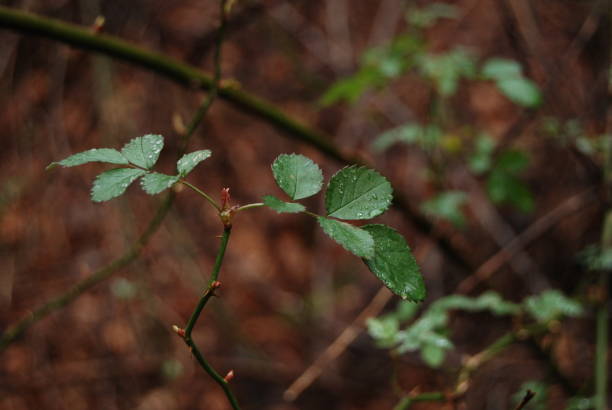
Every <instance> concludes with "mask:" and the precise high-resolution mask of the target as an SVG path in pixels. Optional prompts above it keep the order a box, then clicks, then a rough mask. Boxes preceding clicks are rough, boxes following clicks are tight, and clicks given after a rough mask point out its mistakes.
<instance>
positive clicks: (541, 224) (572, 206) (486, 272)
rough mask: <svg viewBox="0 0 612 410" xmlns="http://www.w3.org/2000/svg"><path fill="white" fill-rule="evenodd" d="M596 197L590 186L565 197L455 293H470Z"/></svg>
mask: <svg viewBox="0 0 612 410" xmlns="http://www.w3.org/2000/svg"><path fill="white" fill-rule="evenodd" d="M596 199H597V196H596V195H595V193H594V190H593V189H592V188H591V189H587V190H586V191H583V192H581V193H579V194H576V195H573V196H571V197H570V198H568V199H566V200H565V201H563V202H562V203H561V204H559V205H558V206H557V207H555V208H553V209H552V210H551V211H550V212H548V213H546V214H545V215H544V216H542V217H541V218H539V219H537V220H536V221H535V222H533V223H532V224H531V225H530V226H529V227H528V228H527V229H525V230H524V231H523V232H521V234H520V235H518V236H516V237H515V238H514V239H512V240H511V241H510V242H509V243H508V244H507V245H506V246H505V247H504V248H502V249H500V250H499V251H498V252H497V253H495V254H494V255H493V256H491V257H490V258H489V259H487V260H486V261H485V262H484V263H483V264H482V265H480V267H479V268H478V269H477V270H476V272H474V273H473V274H472V275H470V276H468V277H467V278H465V279H464V280H463V281H461V282H460V283H459V285H458V286H457V288H456V290H455V293H461V294H468V293H470V292H471V291H473V290H474V288H476V286H478V284H479V283H481V282H484V281H486V280H488V279H489V278H490V277H491V276H492V275H493V274H494V273H495V272H497V271H498V270H499V269H500V268H501V267H503V266H504V265H505V264H506V263H507V262H508V261H509V260H511V259H512V258H513V257H514V255H516V253H517V252H519V251H521V250H522V249H523V248H525V247H526V246H527V245H529V244H530V243H531V242H533V241H534V240H536V239H537V238H539V237H540V236H541V235H543V234H544V233H546V232H547V231H548V230H549V229H551V228H553V227H555V226H556V225H557V223H558V221H559V220H561V219H563V218H567V217H568V216H569V215H571V214H573V213H574V212H577V211H579V210H581V209H583V208H584V207H585V206H587V205H588V204H589V203H591V202H593V201H595V200H596Z"/></svg>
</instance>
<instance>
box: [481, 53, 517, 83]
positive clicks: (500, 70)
mask: <svg viewBox="0 0 612 410" xmlns="http://www.w3.org/2000/svg"><path fill="white" fill-rule="evenodd" d="M482 75H483V76H485V77H486V78H489V79H491V80H503V79H504V78H508V77H522V76H523V69H522V68H521V65H520V64H519V63H517V62H516V61H514V60H509V59H507V58H497V57H494V58H490V59H489V60H487V62H486V63H485V65H484V66H483V67H482Z"/></svg>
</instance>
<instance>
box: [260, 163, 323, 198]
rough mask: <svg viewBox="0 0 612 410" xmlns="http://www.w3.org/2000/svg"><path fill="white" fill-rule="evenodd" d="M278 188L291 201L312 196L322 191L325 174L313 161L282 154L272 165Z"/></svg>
mask: <svg viewBox="0 0 612 410" xmlns="http://www.w3.org/2000/svg"><path fill="white" fill-rule="evenodd" d="M272 173H273V174H274V179H275V180H276V183H277V184H278V186H279V187H280V188H281V189H282V190H283V191H285V193H286V194H287V195H289V197H291V199H302V198H307V197H309V196H312V195H314V194H316V193H317V192H319V191H320V190H321V185H322V184H323V173H322V172H321V169H320V168H319V166H318V165H317V164H315V163H314V162H312V160H311V159H309V158H306V157H305V156H303V155H299V154H281V155H279V156H278V157H277V158H276V159H275V160H274V163H273V164H272Z"/></svg>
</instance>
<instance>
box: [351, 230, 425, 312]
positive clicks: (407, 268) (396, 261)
mask: <svg viewBox="0 0 612 410" xmlns="http://www.w3.org/2000/svg"><path fill="white" fill-rule="evenodd" d="M362 229H363V230H364V231H367V232H369V233H370V235H372V238H373V239H374V256H372V257H370V258H365V259H364V262H365V264H366V265H367V266H368V268H369V269H370V270H371V271H372V273H374V275H376V276H377V277H378V278H379V279H380V280H381V281H382V282H383V283H384V284H385V286H387V287H388V288H389V289H390V290H391V291H392V292H393V293H395V294H396V295H398V296H400V297H401V298H402V299H409V300H411V301H413V302H419V301H421V300H423V299H424V298H425V283H424V282H423V277H422V276H421V272H420V270H419V266H418V265H417V263H416V260H415V259H414V256H412V252H411V251H410V248H409V247H408V244H407V243H406V240H405V239H404V237H403V236H402V235H400V234H399V233H398V232H397V231H395V230H394V229H392V228H390V227H388V226H386V225H379V224H372V225H365V226H363V227H362Z"/></svg>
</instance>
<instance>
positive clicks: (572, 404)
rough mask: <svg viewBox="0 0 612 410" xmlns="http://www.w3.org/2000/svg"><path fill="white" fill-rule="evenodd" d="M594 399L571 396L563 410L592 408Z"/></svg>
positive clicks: (586, 409)
mask: <svg viewBox="0 0 612 410" xmlns="http://www.w3.org/2000/svg"><path fill="white" fill-rule="evenodd" d="M594 408H595V399H594V398H593V397H581V396H578V397H572V398H571V399H569V400H568V401H567V405H566V406H565V410H593V409H594Z"/></svg>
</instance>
